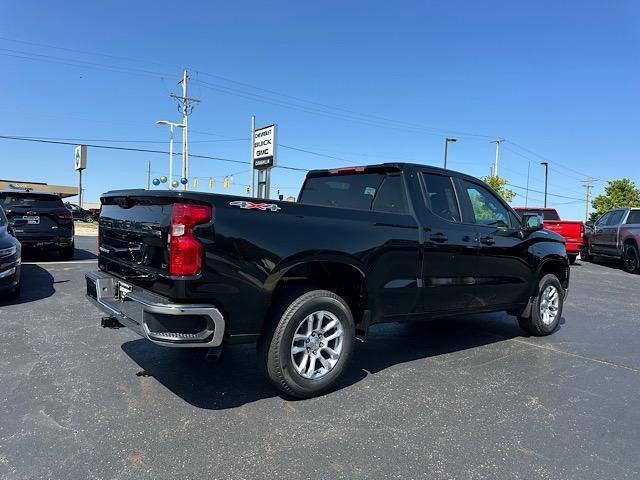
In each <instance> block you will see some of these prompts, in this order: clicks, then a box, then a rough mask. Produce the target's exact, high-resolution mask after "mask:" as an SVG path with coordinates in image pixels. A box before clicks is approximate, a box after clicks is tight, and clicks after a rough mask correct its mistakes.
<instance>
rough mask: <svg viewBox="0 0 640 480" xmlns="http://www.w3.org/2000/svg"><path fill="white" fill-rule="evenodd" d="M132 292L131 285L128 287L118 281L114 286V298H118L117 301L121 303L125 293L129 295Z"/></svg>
mask: <svg viewBox="0 0 640 480" xmlns="http://www.w3.org/2000/svg"><path fill="white" fill-rule="evenodd" d="M132 291H133V287H132V286H131V285H129V284H128V283H124V282H120V281H118V283H117V285H116V297H117V298H118V300H120V301H121V302H123V301H124V297H126V296H127V293H130V292H132Z"/></svg>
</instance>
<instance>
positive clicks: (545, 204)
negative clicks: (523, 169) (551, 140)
mask: <svg viewBox="0 0 640 480" xmlns="http://www.w3.org/2000/svg"><path fill="white" fill-rule="evenodd" d="M540 165H544V208H547V180H548V179H549V162H540Z"/></svg>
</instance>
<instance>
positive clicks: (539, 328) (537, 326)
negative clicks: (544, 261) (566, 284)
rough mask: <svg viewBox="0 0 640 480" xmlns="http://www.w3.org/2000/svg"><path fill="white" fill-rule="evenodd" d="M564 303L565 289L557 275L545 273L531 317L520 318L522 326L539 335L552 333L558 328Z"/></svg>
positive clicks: (532, 307)
mask: <svg viewBox="0 0 640 480" xmlns="http://www.w3.org/2000/svg"><path fill="white" fill-rule="evenodd" d="M563 303H564V289H563V288H562V285H560V280H558V277H556V276H555V275H552V274H547V275H545V276H544V277H542V279H541V280H540V283H539V284H538V294H537V296H536V298H535V300H534V301H533V304H532V305H531V315H530V316H529V318H524V317H519V318H518V323H519V324H520V328H522V329H523V330H524V331H525V332H527V333H529V334H531V335H535V336H537V337H542V336H545V335H550V334H551V333H553V331H554V330H555V329H556V328H558V324H559V323H560V318H561V317H562V306H563Z"/></svg>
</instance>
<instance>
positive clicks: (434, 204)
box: [424, 173, 460, 222]
mask: <svg viewBox="0 0 640 480" xmlns="http://www.w3.org/2000/svg"><path fill="white" fill-rule="evenodd" d="M424 182H425V184H426V187H427V198H428V199H429V205H430V207H431V211H432V212H433V213H435V214H436V215H438V216H439V217H441V218H444V219H445V220H448V221H450V222H459V221H460V209H459V208H458V201H457V199H456V192H455V190H454V189H453V182H452V181H451V177H447V176H445V175H436V174H433V173H425V174H424Z"/></svg>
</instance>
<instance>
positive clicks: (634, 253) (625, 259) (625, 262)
mask: <svg viewBox="0 0 640 480" xmlns="http://www.w3.org/2000/svg"><path fill="white" fill-rule="evenodd" d="M622 266H623V268H624V270H625V272H627V273H640V255H638V247H636V246H635V245H634V244H633V243H627V244H626V245H625V246H624V253H623V255H622Z"/></svg>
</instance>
